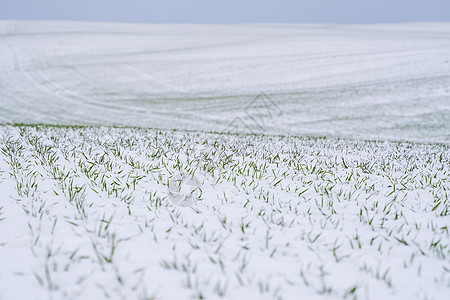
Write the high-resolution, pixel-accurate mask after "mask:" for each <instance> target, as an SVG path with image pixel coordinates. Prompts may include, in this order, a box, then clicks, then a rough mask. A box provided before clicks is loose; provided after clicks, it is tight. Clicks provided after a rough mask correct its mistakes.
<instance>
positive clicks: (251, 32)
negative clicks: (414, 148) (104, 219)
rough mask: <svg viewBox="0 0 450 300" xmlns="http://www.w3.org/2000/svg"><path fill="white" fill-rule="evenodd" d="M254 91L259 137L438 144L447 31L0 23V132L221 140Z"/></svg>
mask: <svg viewBox="0 0 450 300" xmlns="http://www.w3.org/2000/svg"><path fill="white" fill-rule="evenodd" d="M260 92H265V93H266V94H268V95H269V96H270V97H271V98H272V100H273V101H274V102H276V103H277V104H278V106H279V107H280V109H281V110H282V111H283V116H282V117H281V118H279V119H278V120H276V121H274V122H271V123H270V124H268V126H266V127H265V128H264V132H266V133H273V134H302V135H305V134H307V135H333V136H341V137H358V138H365V139H368V138H371V139H394V140H409V141H411V140H416V141H428V142H442V141H445V140H446V141H448V140H450V100H449V99H450V23H423V24H396V25H288V24H286V25H270V24H267V25H252V24H248V25H183V24H180V25H167V24H165V25H158V24H155V25H146V24H104V23H83V22H55V21H48V22H18V21H2V22H0V122H2V123H5V122H7V123H51V124H100V125H108V124H109V125H132V126H143V127H153V128H155V127H157V128H179V129H186V128H188V129H197V130H198V129H200V130H202V129H208V130H216V131H221V130H222V129H223V128H224V127H226V126H227V125H228V123H229V122H230V120H231V119H233V118H235V117H240V118H242V119H243V120H244V121H247V122H246V123H248V124H247V125H248V126H249V127H252V126H253V125H254V124H253V123H252V122H251V120H250V119H248V118H247V116H246V115H245V114H244V113H243V108H244V107H245V106H246V105H247V104H248V103H249V102H250V101H251V100H252V99H253V98H254V97H256V96H257V95H258V94H259V93H260ZM253 127H254V126H253ZM253 129H255V128H253Z"/></svg>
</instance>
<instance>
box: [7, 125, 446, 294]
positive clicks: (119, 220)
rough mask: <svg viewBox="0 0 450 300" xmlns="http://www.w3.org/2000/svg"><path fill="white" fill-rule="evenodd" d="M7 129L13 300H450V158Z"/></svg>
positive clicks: (339, 144)
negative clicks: (177, 183)
mask: <svg viewBox="0 0 450 300" xmlns="http://www.w3.org/2000/svg"><path fill="white" fill-rule="evenodd" d="M0 132H1V134H2V136H1V139H0V148H1V150H2V151H1V152H0V170H1V171H0V190H1V191H2V201H1V202H0V209H1V210H0V212H1V213H2V214H1V215H0V219H3V220H1V221H0V237H1V244H0V297H1V298H2V299H103V298H108V297H109V298H112V299H149V298H150V299H152V298H153V297H154V299H191V298H194V299H221V298H224V299H244V298H245V299H298V298H299V297H301V298H307V299H342V298H354V299H447V296H448V293H449V286H450V272H449V270H450V264H449V257H450V252H449V248H448V245H449V241H450V236H449V231H448V225H449V213H450V206H449V201H448V191H449V189H450V180H449V179H450V176H449V174H450V169H449V166H450V149H449V146H448V145H438V144H433V145H426V144H418V143H396V142H370V141H357V140H348V139H333V138H326V139H317V138H298V137H274V136H272V137H271V136H257V135H243V134H240V135H228V134H211V133H203V132H188V131H168V130H155V129H136V128H111V127H93V128H72V127H48V126H27V127H23V126H2V127H1V131H0ZM173 178H175V179H177V178H186V179H187V180H193V181H195V182H196V184H195V186H196V185H197V183H198V182H201V185H200V188H201V193H200V194H198V193H197V194H195V198H196V199H192V198H189V200H192V201H194V200H195V201H194V202H195V203H194V205H192V206H190V207H186V206H185V205H181V206H177V205H176V203H177V202H179V198H178V196H177V198H171V197H172V194H173V191H174V187H173V186H171V182H172V179H173ZM195 188H197V186H196V187H195ZM179 192H180V193H185V195H186V197H187V196H190V195H191V192H190V191H189V187H187V186H183V187H180V188H179ZM24 286H26V287H27V288H23V287H24Z"/></svg>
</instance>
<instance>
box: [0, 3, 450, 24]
mask: <svg viewBox="0 0 450 300" xmlns="http://www.w3.org/2000/svg"><path fill="white" fill-rule="evenodd" d="M0 19H18V20H27V19H33V20H36V19H38V20H41V19H57V20H90V21H111V22H147V23H166V22H169V23H254V22H284V23H308V22H321V23H379V22H418V21H450V0H378V1H365V0H309V1H304V0H271V1H269V0H222V1H215V0H158V1H154V0H127V1H125V0H121V1H119V0H66V1H64V0H0Z"/></svg>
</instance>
